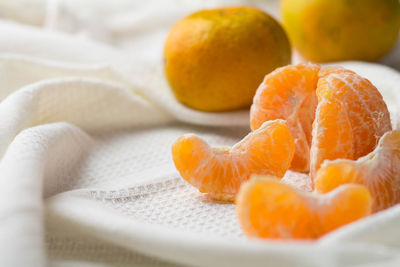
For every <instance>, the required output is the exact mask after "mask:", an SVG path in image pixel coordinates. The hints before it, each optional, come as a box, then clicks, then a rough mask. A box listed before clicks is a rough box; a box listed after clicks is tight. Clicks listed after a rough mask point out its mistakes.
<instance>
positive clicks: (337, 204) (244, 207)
mask: <svg viewBox="0 0 400 267" xmlns="http://www.w3.org/2000/svg"><path fill="white" fill-rule="evenodd" d="M371 206H372V200H371V195H370V192H369V191H368V189H367V188H366V187H365V186H362V185H356V184H349V185H342V186H340V187H338V188H336V189H335V190H333V191H331V192H329V193H327V194H317V193H315V192H313V193H309V192H303V191H299V190H297V189H295V188H293V187H291V186H289V185H286V184H284V183H282V182H280V181H279V180H277V179H276V178H273V177H268V176H265V177H257V176H255V177H252V178H251V179H250V180H249V181H247V182H244V183H243V185H242V187H241V188H240V191H239V193H238V195H237V198H236V209H237V214H238V218H239V221H240V224H241V227H242V229H243V231H244V233H245V234H246V235H247V236H250V237H258V238H273V239H315V238H318V237H320V236H322V235H324V234H326V233H328V232H330V231H332V230H335V229H337V228H339V227H341V226H343V225H345V224H348V223H350V222H353V221H355V220H358V219H360V218H363V217H365V216H367V215H369V214H370V213H371Z"/></svg>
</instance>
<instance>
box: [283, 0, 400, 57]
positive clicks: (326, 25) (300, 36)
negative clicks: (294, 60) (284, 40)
mask: <svg viewBox="0 0 400 267" xmlns="http://www.w3.org/2000/svg"><path fill="white" fill-rule="evenodd" d="M281 11H282V19H283V26H284V27H285V29H286V30H287V32H288V34H289V37H290V40H291V42H292V43H293V45H294V46H295V47H296V48H297V50H298V51H299V52H300V54H301V55H302V56H303V57H305V58H307V59H308V60H311V61H317V62H328V61H340V60H368V61H374V60H377V59H379V58H380V57H382V56H383V55H385V54H386V53H387V52H388V51H389V50H390V49H391V48H392V46H393V44H394V43H395V41H396V39H397V35H398V32H399V26H400V4H399V1H398V0H351V1H349V0H335V1H331V0H313V1H310V0H282V1H281Z"/></svg>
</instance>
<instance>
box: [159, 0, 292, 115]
mask: <svg viewBox="0 0 400 267" xmlns="http://www.w3.org/2000/svg"><path fill="white" fill-rule="evenodd" d="M164 60H165V74H166V77H167V80H168V81H169V84H170V87H171V89H172V91H173V93H174V94H175V97H176V98H177V99H178V100H179V101H180V102H181V103H183V104H185V105H186V106H189V107H191V108H194V109H198V110H202V111H229V110H236V109H242V108H247V107H249V106H250V105H251V103H252V99H253V96H254V93H255V91H256V89H257V87H258V85H259V84H260V82H261V81H262V80H263V77H264V76H265V75H266V74H268V73H269V72H271V71H272V70H274V69H275V68H277V67H279V66H283V65H287V64H289V63H290V61H291V48H290V44H289V40H288V37H287V36H286V33H285V32H284V30H283V28H282V27H281V26H280V25H279V23H278V22H277V21H276V20H275V19H273V18H272V17H271V16H269V15H268V14H266V13H264V12H263V11H261V10H258V9H256V8H251V7H224V8H217V9H208V10H201V11H198V12H195V13H193V14H191V15H189V16H187V17H185V18H183V19H181V20H180V21H178V23H176V24H175V25H174V26H173V27H172V28H171V30H170V32H169V35H168V37H167V39H166V43H165V46H164Z"/></svg>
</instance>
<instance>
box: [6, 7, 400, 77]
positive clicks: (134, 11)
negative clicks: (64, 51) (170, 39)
mask: <svg viewBox="0 0 400 267" xmlns="http://www.w3.org/2000/svg"><path fill="white" fill-rule="evenodd" d="M366 2H371V1H366ZM377 2H380V1H377ZM225 5H250V6H255V7H258V8H260V9H263V10H264V11H267V12H268V13H269V14H271V15H272V16H273V17H275V18H277V19H278V20H279V21H281V19H280V12H279V1H277V0H214V1H213V0H148V1H137V0H115V1H107V0H0V19H1V23H16V24H18V27H35V28H38V29H40V30H41V31H45V32H46V33H49V32H59V33H62V34H67V35H70V36H73V38H75V39H76V40H78V39H84V40H89V41H91V42H97V43H101V44H103V45H106V46H109V47H112V48H113V49H116V50H120V51H123V52H124V53H125V55H126V56H130V57H132V58H134V59H135V60H143V61H152V60H159V59H160V54H161V53H162V47H163V44H164V40H165V38H166V36H167V33H168V30H169V29H170V27H171V26H172V25H173V24H174V23H175V22H176V21H177V20H178V19H180V18H182V17H184V16H185V15H188V14H189V13H191V12H194V11H196V10H199V9H203V8H212V7H217V6H225ZM383 19H385V18H383ZM4 37H5V36H2V38H4ZM32 38H34V37H32ZM26 41H27V42H29V40H26ZM26 45H29V43H26ZM1 48H2V50H3V51H2V52H3V53H7V52H10V53H13V52H15V51H13V49H12V48H11V47H6V46H2V47H1ZM14 48H15V47H14ZM8 49H9V51H7V50H8ZM54 49H57V48H54ZM32 56H35V55H34V54H33V55H32ZM299 60H300V59H299V57H298V56H296V55H295V57H294V61H295V62H296V61H299ZM379 62H380V63H382V64H385V65H388V66H391V67H393V68H395V69H397V70H400V45H399V41H397V42H396V44H395V47H394V48H393V49H392V51H391V52H390V53H389V54H386V56H385V57H383V58H382V59H380V60H379Z"/></svg>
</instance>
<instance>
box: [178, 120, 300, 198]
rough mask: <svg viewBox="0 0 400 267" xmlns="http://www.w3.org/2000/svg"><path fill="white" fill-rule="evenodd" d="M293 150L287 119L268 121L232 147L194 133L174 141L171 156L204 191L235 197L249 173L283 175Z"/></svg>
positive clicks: (183, 175) (214, 194) (200, 189)
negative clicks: (215, 145)
mask: <svg viewBox="0 0 400 267" xmlns="http://www.w3.org/2000/svg"><path fill="white" fill-rule="evenodd" d="M293 154H294V140H293V137H292V135H291V133H290V131H289V129H288V127H287V126H286V123H285V121H283V120H275V121H268V122H265V123H264V124H263V125H262V126H261V127H260V128H259V129H257V130H256V131H254V132H251V133H249V134H248V135H247V136H246V137H245V138H244V139H243V140H241V141H240V142H239V143H237V144H236V145H234V146H233V147H231V148H229V147H219V148H211V147H210V146H209V145H208V144H207V143H206V142H204V141H203V140H202V139H200V138H199V137H197V136H196V135H193V134H186V135H183V136H181V137H179V138H178V139H177V140H176V141H175V143H174V144H173V145H172V158H173V161H174V163H175V166H176V168H177V170H178V171H179V173H180V174H181V176H182V177H183V178H184V179H185V180H186V181H188V182H189V183H190V184H192V185H193V186H194V187H196V188H198V189H199V191H200V192H202V193H208V195H209V196H210V197H212V198H214V199H217V200H224V201H233V200H234V197H235V195H236V193H237V192H238V190H239V187H240V185H241V183H242V182H243V181H245V180H247V179H249V177H250V175H251V174H253V173H255V174H269V175H274V176H277V177H283V176H284V174H285V172H286V171H287V169H288V168H289V166H290V162H291V160H292V158H293Z"/></svg>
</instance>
